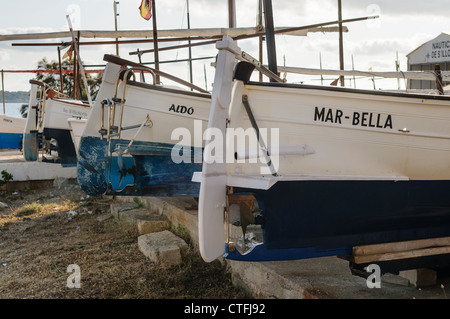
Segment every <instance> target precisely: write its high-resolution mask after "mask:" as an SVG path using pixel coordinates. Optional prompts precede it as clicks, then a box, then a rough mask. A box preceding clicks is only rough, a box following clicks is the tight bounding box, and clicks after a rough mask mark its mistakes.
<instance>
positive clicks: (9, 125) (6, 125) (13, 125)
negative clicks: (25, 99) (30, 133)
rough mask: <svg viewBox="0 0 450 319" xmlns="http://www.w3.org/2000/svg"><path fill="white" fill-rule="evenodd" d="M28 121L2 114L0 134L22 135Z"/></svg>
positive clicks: (0, 115) (0, 117)
mask: <svg viewBox="0 0 450 319" xmlns="http://www.w3.org/2000/svg"><path fill="white" fill-rule="evenodd" d="M25 122H26V119H24V118H19V117H13V116H8V115H6V114H0V133H12V134H22V133H23V130H24V128H25Z"/></svg>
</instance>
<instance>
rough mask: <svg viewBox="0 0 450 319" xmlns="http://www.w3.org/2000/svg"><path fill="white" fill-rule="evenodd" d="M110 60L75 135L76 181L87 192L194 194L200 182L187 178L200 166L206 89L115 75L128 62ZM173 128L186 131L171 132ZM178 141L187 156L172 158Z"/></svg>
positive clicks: (207, 95) (205, 120)
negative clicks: (81, 127)
mask: <svg viewBox="0 0 450 319" xmlns="http://www.w3.org/2000/svg"><path fill="white" fill-rule="evenodd" d="M113 60H114V62H108V63H107V65H106V68H105V72H104V74H103V79H102V85H101V86H100V89H99V92H98V94H97V98H96V101H95V103H94V106H93V109H92V111H91V114H90V116H89V118H88V120H87V122H86V125H85V129H84V131H83V133H82V136H81V138H80V145H79V147H78V165H77V166H78V168H77V170H78V172H77V176H78V183H79V185H80V187H81V188H82V189H83V191H84V192H86V193H87V194H90V195H100V194H108V195H124V196H196V197H197V196H198V193H199V187H200V185H199V184H198V183H194V182H192V181H191V180H192V175H193V173H195V172H198V171H200V170H201V166H202V164H201V163H202V160H201V150H202V146H203V139H202V137H203V129H205V128H206V122H207V118H208V112H209V108H210V99H211V97H210V95H209V94H205V93H196V92H191V91H189V90H184V89H180V88H175V87H166V86H161V85H152V84H148V83H142V82H136V81H134V80H131V79H130V80H128V81H127V82H126V83H125V82H124V81H123V80H122V79H120V77H119V74H120V70H121V65H122V63H123V65H127V63H130V62H129V61H126V60H121V59H117V58H114V59H113ZM118 63H119V64H118ZM122 70H126V69H122ZM123 97H124V98H123ZM108 101H109V102H111V101H115V102H114V103H112V102H111V103H107V102H108ZM122 101H123V104H122ZM146 119H148V120H146ZM108 123H113V124H114V125H111V126H108V125H109V124H108ZM119 125H120V126H121V128H123V129H121V132H120V135H119V133H118V126H119ZM196 125H197V126H196ZM196 127H197V128H196ZM108 128H109V130H108ZM177 129H180V130H181V131H180V132H182V133H183V132H184V133H187V134H188V135H189V136H183V135H182V134H181V135H179V134H176V130H177ZM108 132H109V133H108ZM174 132H175V133H174ZM191 132H192V133H193V132H196V133H197V137H198V139H197V140H195V138H194V136H193V135H191ZM102 134H103V135H102ZM108 134H110V135H108ZM131 141H132V142H131ZM130 142H131V143H130ZM178 146H182V147H183V149H184V151H186V152H188V153H190V154H192V157H191V156H190V155H189V157H188V158H187V160H186V161H181V162H180V161H178V162H177V161H174V160H173V159H172V150H173V149H176V148H177V147H178ZM174 147H175V148H174ZM183 154H184V153H183ZM195 154H200V159H197V158H193V157H194V156H195ZM185 159H186V158H185Z"/></svg>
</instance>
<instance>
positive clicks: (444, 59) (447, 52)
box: [406, 33, 450, 89]
mask: <svg viewBox="0 0 450 319" xmlns="http://www.w3.org/2000/svg"><path fill="white" fill-rule="evenodd" d="M406 57H407V58H408V71H433V70H434V68H435V65H437V64H438V65H439V66H440V68H441V71H448V70H450V34H447V33H441V34H440V35H439V36H437V37H436V38H434V39H432V40H430V41H428V42H425V43H424V44H422V45H421V46H419V47H418V48H417V49H415V50H414V51H412V52H410V53H409V54H407V55H406ZM447 84H450V82H444V83H443V85H444V86H446V85H447ZM408 88H409V89H435V88H436V81H428V80H408Z"/></svg>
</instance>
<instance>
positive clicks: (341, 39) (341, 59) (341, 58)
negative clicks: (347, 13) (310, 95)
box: [338, 0, 345, 86]
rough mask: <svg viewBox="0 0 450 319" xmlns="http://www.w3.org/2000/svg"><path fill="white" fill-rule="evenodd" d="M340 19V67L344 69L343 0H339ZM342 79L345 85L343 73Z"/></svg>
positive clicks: (342, 83) (342, 84)
mask: <svg viewBox="0 0 450 319" xmlns="http://www.w3.org/2000/svg"><path fill="white" fill-rule="evenodd" d="M338 21H339V65H340V69H341V70H344V43H343V36H342V3H341V0H338ZM339 79H340V81H341V86H345V84H344V76H343V75H341V76H340V77H339Z"/></svg>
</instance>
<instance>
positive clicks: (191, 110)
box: [169, 104, 194, 115]
mask: <svg viewBox="0 0 450 319" xmlns="http://www.w3.org/2000/svg"><path fill="white" fill-rule="evenodd" d="M169 111H173V112H175V113H180V114H185V113H187V114H189V115H192V114H194V108H193V107H186V106H184V105H177V106H175V104H172V106H171V107H170V108H169Z"/></svg>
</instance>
